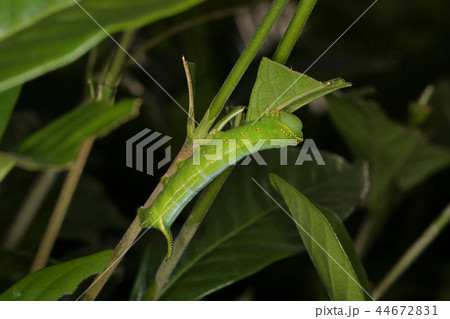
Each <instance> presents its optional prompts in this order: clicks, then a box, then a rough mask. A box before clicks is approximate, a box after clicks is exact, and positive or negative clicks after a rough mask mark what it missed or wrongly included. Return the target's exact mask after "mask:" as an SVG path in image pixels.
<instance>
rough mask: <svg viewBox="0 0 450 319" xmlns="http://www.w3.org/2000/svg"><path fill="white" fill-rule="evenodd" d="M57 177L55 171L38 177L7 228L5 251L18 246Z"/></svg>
mask: <svg viewBox="0 0 450 319" xmlns="http://www.w3.org/2000/svg"><path fill="white" fill-rule="evenodd" d="M57 175H58V173H57V172H56V171H46V172H43V173H41V174H40V175H39V177H38V179H37V180H36V182H35V183H34V185H33V187H32V188H31V190H30V192H29V193H28V196H27V197H26V199H25V200H24V202H23V204H22V207H20V209H19V211H18V213H17V215H16V217H15V220H14V222H13V224H12V226H11V227H10V228H9V232H8V235H7V236H6V240H5V244H4V246H5V248H6V249H15V248H16V247H17V246H18V245H19V244H20V241H21V240H22V238H23V235H24V234H25V233H26V232H27V230H28V228H29V227H30V225H31V222H32V221H33V220H34V217H35V216H36V213H37V212H38V210H39V208H40V207H41V205H42V202H43V201H44V200H45V198H46V197H47V194H48V192H49V191H50V189H51V187H52V186H53V183H54V182H55V180H56V176H57Z"/></svg>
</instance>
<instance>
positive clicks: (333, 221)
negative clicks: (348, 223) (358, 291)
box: [316, 205, 371, 300]
mask: <svg viewBox="0 0 450 319" xmlns="http://www.w3.org/2000/svg"><path fill="white" fill-rule="evenodd" d="M316 207H317V208H318V209H319V210H320V212H321V213H322V214H323V215H324V216H325V217H326V218H327V219H328V222H329V223H330V225H331V227H333V231H334V232H335V233H336V235H337V237H338V240H339V242H340V243H341V245H342V248H343V249H344V251H345V253H346V255H347V257H348V258H349V260H350V262H351V264H352V266H353V269H354V271H355V273H356V276H357V277H358V281H359V283H360V284H361V286H362V287H363V288H364V289H365V290H366V291H370V286H369V279H368V278H367V274H366V271H365V269H364V267H363V265H362V263H361V261H360V260H359V257H358V254H357V253H356V250H355V245H354V244H353V240H352V239H351V237H350V235H349V234H348V232H347V229H346V228H345V226H344V224H343V223H342V220H341V219H340V218H339V216H337V215H336V214H335V213H334V212H332V211H331V210H328V209H326V208H325V207H321V206H317V205H316ZM365 296H366V299H367V300H371V298H370V297H369V296H367V294H366V295H365Z"/></svg>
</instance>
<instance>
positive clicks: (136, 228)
mask: <svg viewBox="0 0 450 319" xmlns="http://www.w3.org/2000/svg"><path fill="white" fill-rule="evenodd" d="M141 230H142V227H141V222H140V220H139V218H138V217H137V216H136V217H135V218H134V220H133V222H132V223H131V225H130V226H129V227H128V229H127V231H126V232H125V234H124V235H123V237H122V239H121V240H120V242H119V243H118V244H117V246H116V248H115V249H114V251H113V254H112V255H111V258H110V260H109V262H108V266H107V267H106V270H105V272H103V273H101V274H99V275H97V276H96V277H95V279H94V282H93V283H92V285H91V286H90V287H89V289H88V290H87V291H86V293H85V294H84V297H83V300H85V301H91V300H94V299H95V298H96V297H97V295H98V294H99V292H100V291H101V290H102V288H103V286H104V285H105V283H106V282H107V281H108V279H109V277H111V275H112V273H113V272H114V270H115V269H116V267H117V266H118V265H119V263H120V261H121V260H122V258H123V256H124V255H125V253H126V252H127V251H128V250H129V249H130V248H131V246H132V244H133V242H134V240H135V239H136V237H137V236H138V235H139V233H140V232H141Z"/></svg>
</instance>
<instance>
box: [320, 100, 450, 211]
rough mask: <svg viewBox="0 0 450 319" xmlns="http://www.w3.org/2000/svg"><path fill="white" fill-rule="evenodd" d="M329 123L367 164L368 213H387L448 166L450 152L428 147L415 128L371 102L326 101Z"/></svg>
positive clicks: (431, 146) (356, 155)
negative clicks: (393, 205)
mask: <svg viewBox="0 0 450 319" xmlns="http://www.w3.org/2000/svg"><path fill="white" fill-rule="evenodd" d="M327 102H328V107H329V112H330V116H331V119H332V121H333V123H334V125H335V126H336V128H337V130H338V131H339V133H340V134H341V135H342V137H343V138H344V140H345V142H346V144H347V146H348V147H349V149H350V150H351V151H352V153H353V154H354V155H355V157H356V158H362V159H365V160H367V161H368V162H369V166H370V179H371V187H370V195H369V196H370V203H369V204H370V206H369V207H370V208H371V212H375V213H377V212H386V211H388V210H389V208H390V207H392V204H393V203H396V202H397V201H398V200H399V198H400V195H401V194H402V193H404V192H405V191H407V190H409V189H411V188H412V187H414V186H416V185H418V184H419V183H420V182H422V181H424V180H425V179H426V178H428V177H429V176H430V175H431V174H433V173H435V172H437V171H439V170H441V169H442V168H444V167H446V166H448V165H449V164H450V162H449V160H450V157H449V156H450V150H449V149H446V148H441V147H437V146H433V145H430V144H429V143H428V142H427V141H426V140H425V139H424V138H423V136H422V134H421V132H420V131H418V130H417V129H415V128H408V127H405V126H402V125H399V124H397V123H394V122H392V121H391V120H389V119H388V118H387V117H386V115H385V114H384V113H383V112H382V110H381V108H380V107H379V106H378V105H377V104H375V103H373V102H370V101H367V100H362V99H360V98H358V99H355V98H352V97H336V96H329V97H327Z"/></svg>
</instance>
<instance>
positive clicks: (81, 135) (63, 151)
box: [0, 99, 139, 170]
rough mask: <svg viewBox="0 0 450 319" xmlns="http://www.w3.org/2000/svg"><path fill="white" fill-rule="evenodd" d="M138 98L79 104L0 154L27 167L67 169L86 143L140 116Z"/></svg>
mask: <svg viewBox="0 0 450 319" xmlns="http://www.w3.org/2000/svg"><path fill="white" fill-rule="evenodd" d="M138 106H139V105H138V104H137V103H136V101H135V100H130V99H127V100H123V101H120V102H118V103H117V104H116V105H114V106H110V105H108V104H104V103H92V104H87V105H84V106H81V107H78V108H76V109H74V110H72V111H71V112H69V113H67V114H66V115H64V116H62V117H60V118H59V119H57V120H55V121H53V122H52V123H50V124H49V125H47V126H46V127H44V128H43V129H41V130H39V131H38V132H36V133H34V134H33V135H31V136H30V137H29V138H27V139H26V140H25V141H24V142H23V143H21V144H20V145H19V146H18V147H16V148H14V149H13V150H12V151H11V152H8V153H0V158H1V156H5V157H7V158H9V159H12V160H14V161H15V162H16V164H17V165H19V166H21V167H24V168H26V169H32V170H33V169H47V168H66V167H68V166H69V165H70V164H71V163H72V162H73V161H74V160H75V158H76V156H77V154H78V151H79V149H80V147H81V145H82V144H83V142H84V141H85V140H86V139H87V138H88V137H91V136H103V135H105V134H107V133H109V132H110V131H111V130H113V129H114V128H116V127H117V126H119V125H120V124H122V123H124V122H126V121H127V120H129V119H130V118H133V117H134V116H136V115H137V111H138Z"/></svg>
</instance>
